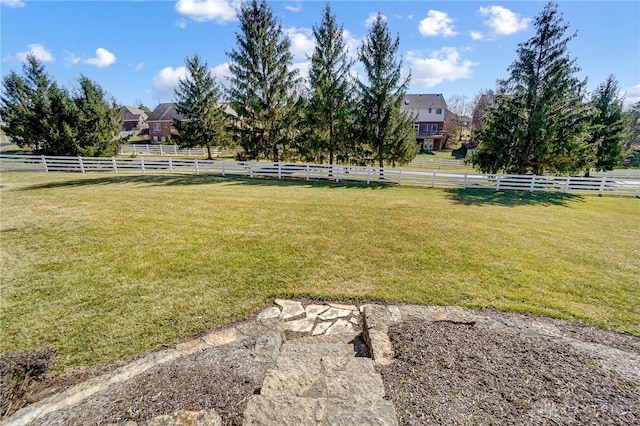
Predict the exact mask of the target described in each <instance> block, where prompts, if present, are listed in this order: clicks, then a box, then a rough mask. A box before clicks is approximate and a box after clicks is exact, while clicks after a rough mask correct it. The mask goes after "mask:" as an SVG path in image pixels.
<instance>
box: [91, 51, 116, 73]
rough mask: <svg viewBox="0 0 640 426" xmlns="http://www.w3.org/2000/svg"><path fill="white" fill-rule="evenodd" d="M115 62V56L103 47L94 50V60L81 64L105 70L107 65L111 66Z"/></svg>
mask: <svg viewBox="0 0 640 426" xmlns="http://www.w3.org/2000/svg"><path fill="white" fill-rule="evenodd" d="M115 61H116V55H114V54H113V53H111V52H109V51H108V50H107V49H105V48H104V47H98V48H97V49H96V56H95V58H89V59H85V60H84V61H83V63H85V64H87V65H93V66H96V67H98V68H106V67H108V66H109V65H111V64H113V63H114V62H115Z"/></svg>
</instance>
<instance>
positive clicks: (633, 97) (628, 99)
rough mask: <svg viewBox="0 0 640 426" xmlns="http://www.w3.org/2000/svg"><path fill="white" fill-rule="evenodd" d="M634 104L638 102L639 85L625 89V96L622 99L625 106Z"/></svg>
mask: <svg viewBox="0 0 640 426" xmlns="http://www.w3.org/2000/svg"><path fill="white" fill-rule="evenodd" d="M636 102H640V84H637V85H635V86H633V87H629V88H628V89H627V94H626V96H625V98H624V103H625V105H627V106H631V105H633V104H635V103H636Z"/></svg>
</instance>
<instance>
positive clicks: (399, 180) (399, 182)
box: [398, 169, 402, 185]
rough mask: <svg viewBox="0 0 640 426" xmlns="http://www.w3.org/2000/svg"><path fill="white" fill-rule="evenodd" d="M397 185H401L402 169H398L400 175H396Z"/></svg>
mask: <svg viewBox="0 0 640 426" xmlns="http://www.w3.org/2000/svg"><path fill="white" fill-rule="evenodd" d="M398 185H402V169H400V173H398Z"/></svg>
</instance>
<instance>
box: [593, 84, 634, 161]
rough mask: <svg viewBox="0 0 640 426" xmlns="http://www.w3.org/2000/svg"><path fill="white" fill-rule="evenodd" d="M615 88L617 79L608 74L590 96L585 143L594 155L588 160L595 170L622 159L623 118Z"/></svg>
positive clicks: (620, 99)
mask: <svg viewBox="0 0 640 426" xmlns="http://www.w3.org/2000/svg"><path fill="white" fill-rule="evenodd" d="M619 90H620V89H619V87H618V81H617V80H616V79H615V78H614V77H613V76H612V75H610V76H609V77H607V80H606V81H605V82H604V83H602V84H601V85H600V86H598V88H597V89H596V91H595V93H594V95H593V98H592V100H591V103H592V105H593V107H594V109H595V112H596V113H595V115H594V116H593V118H592V121H591V135H590V137H589V140H588V143H589V145H590V146H591V147H592V152H593V154H594V156H595V158H594V160H593V163H592V164H593V166H594V167H595V169H596V170H613V168H614V167H615V166H618V165H619V164H620V162H621V161H622V143H623V137H624V136H625V133H624V132H625V122H624V117H623V114H622V98H620V96H619V94H618V93H619Z"/></svg>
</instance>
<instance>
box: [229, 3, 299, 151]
mask: <svg viewBox="0 0 640 426" xmlns="http://www.w3.org/2000/svg"><path fill="white" fill-rule="evenodd" d="M238 19H239V21H240V30H239V32H237V33H236V47H235V48H234V49H233V50H232V51H231V52H229V53H228V56H229V59H230V64H229V70H230V72H231V78H230V87H229V90H228V95H229V98H230V99H231V100H232V102H231V105H232V107H233V108H234V109H235V110H236V112H237V113H238V115H239V116H240V117H242V120H243V123H242V126H241V128H240V129H239V131H238V132H237V134H236V137H237V139H238V140H239V142H240V144H241V146H242V147H243V148H244V152H245V156H246V157H247V158H250V159H257V158H261V157H268V156H271V158H272V159H273V161H279V159H280V158H281V156H282V155H283V154H284V151H285V150H286V149H287V148H288V146H289V144H290V143H291V142H292V140H293V139H294V138H295V137H296V131H295V127H296V122H295V121H296V120H295V119H296V118H297V115H296V114H295V108H296V107H297V106H298V105H297V103H296V102H297V94H296V92H295V88H296V85H297V84H298V82H299V80H298V76H297V75H298V72H297V70H296V69H294V68H293V56H292V55H291V52H290V47H291V41H290V40H289V38H288V37H287V36H286V35H284V33H283V31H282V25H281V24H280V23H279V22H278V20H277V19H276V17H275V16H274V14H273V11H272V9H271V7H269V5H267V3H266V1H265V0H261V1H260V2H258V1H257V0H252V1H251V2H248V3H244V4H243V5H242V6H241V7H240V10H239V12H238Z"/></svg>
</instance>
